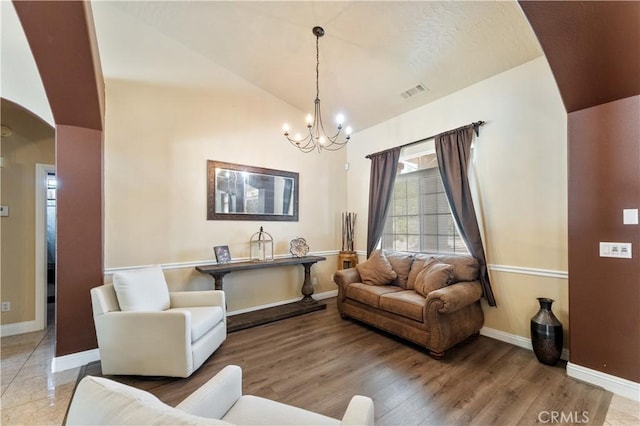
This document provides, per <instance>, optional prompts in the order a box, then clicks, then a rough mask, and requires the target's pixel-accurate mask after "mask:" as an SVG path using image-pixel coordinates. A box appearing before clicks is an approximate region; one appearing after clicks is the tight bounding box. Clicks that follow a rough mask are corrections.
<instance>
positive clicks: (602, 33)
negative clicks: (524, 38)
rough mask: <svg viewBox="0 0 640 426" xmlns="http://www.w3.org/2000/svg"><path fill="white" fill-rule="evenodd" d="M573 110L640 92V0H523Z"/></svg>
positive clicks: (569, 106)
mask: <svg viewBox="0 0 640 426" xmlns="http://www.w3.org/2000/svg"><path fill="white" fill-rule="evenodd" d="M520 6H521V7H522V9H523V11H524V12H525V15H526V16H527V19H528V20H529V22H530V23H531V25H532V26H533V29H534V32H535V33H536V37H537V38H538V41H539V42H540V45H541V46H542V49H543V50H544V53H545V56H546V57H547V60H548V61H549V64H550V65H551V70H552V72H553V75H554V77H555V79H556V81H557V83H558V88H559V89H560V94H561V95H562V100H563V102H564V105H565V107H566V109H567V111H568V112H571V111H578V110H581V109H584V108H588V107H592V106H594V105H599V104H603V103H606V102H610V101H614V100H617V99H623V98H627V97H629V96H634V95H637V94H638V93H640V77H639V75H640V74H639V72H640V1H591V0H587V1H548V0H543V1H530V0H524V1H523V0H520Z"/></svg>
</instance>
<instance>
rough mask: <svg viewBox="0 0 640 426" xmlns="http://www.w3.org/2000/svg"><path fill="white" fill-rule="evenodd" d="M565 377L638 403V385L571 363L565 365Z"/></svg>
mask: <svg viewBox="0 0 640 426" xmlns="http://www.w3.org/2000/svg"><path fill="white" fill-rule="evenodd" d="M567 375H568V376H569V377H573V378H574V379H578V380H582V381H583V382H587V383H589V384H592V385H595V386H600V387H602V388H604V389H606V390H608V391H610V392H613V393H615V394H616V395H620V396H623V397H625V398H628V399H631V400H634V401H640V383H636V382H632V381H631V380H627V379H623V378H621V377H617V376H612V375H611V374H607V373H603V372H601V371H597V370H592V369H590V368H587V367H583V366H581V365H577V364H572V363H568V364H567Z"/></svg>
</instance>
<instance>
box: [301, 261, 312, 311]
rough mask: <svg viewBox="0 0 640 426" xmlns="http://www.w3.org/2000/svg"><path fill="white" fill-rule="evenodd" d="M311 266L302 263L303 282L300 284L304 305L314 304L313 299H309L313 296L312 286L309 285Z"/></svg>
mask: <svg viewBox="0 0 640 426" xmlns="http://www.w3.org/2000/svg"><path fill="white" fill-rule="evenodd" d="M311 265H313V263H303V264H302V266H304V282H303V283H302V295H303V296H304V297H303V298H302V301H303V302H304V303H312V302H315V299H314V298H313V297H311V295H312V294H313V284H312V283H311Z"/></svg>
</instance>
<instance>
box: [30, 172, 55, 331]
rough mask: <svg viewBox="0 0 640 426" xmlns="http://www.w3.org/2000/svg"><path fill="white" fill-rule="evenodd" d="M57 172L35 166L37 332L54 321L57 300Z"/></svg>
mask: <svg viewBox="0 0 640 426" xmlns="http://www.w3.org/2000/svg"><path fill="white" fill-rule="evenodd" d="M56 187H57V185H56V171H55V166H53V165H51V164H36V262H35V268H36V271H35V276H36V323H37V329H43V328H46V327H47V326H51V325H53V324H54V322H55V299H56Z"/></svg>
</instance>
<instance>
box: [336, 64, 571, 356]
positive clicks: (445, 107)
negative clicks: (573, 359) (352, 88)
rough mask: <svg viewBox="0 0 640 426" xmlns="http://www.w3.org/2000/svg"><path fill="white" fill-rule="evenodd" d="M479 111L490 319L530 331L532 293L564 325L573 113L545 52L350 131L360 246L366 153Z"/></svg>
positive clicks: (507, 328)
mask: <svg viewBox="0 0 640 426" xmlns="http://www.w3.org/2000/svg"><path fill="white" fill-rule="evenodd" d="M478 120H484V121H486V122H487V124H486V125H484V126H483V127H482V128H481V129H480V137H479V138H477V139H476V144H475V159H474V168H475V177H476V182H477V188H478V191H477V194H476V204H477V206H478V207H479V208H478V209H477V210H479V211H480V212H481V214H482V216H483V220H484V226H483V230H484V234H485V246H486V252H487V260H488V263H489V264H490V265H492V267H491V271H490V275H491V279H492V282H493V290H494V293H495V296H496V300H497V304H498V307H497V308H492V307H489V306H488V305H486V304H484V305H483V307H484V311H485V316H486V319H485V326H486V327H489V328H492V329H496V330H499V331H502V332H505V333H509V334H513V335H516V336H521V337H525V338H529V337H530V336H529V320H530V318H531V317H532V316H533V315H534V314H535V312H536V311H537V310H538V302H537V301H536V299H535V298H536V297H551V298H553V299H555V300H556V302H555V304H554V305H553V309H554V312H555V313H556V315H557V316H558V317H559V319H560V321H562V323H563V324H564V325H565V332H566V330H568V325H569V324H568V309H569V307H568V288H567V279H566V271H567V167H566V164H567V152H566V146H567V118H566V112H565V110H564V108H563V105H562V101H561V99H560V95H559V93H558V90H557V87H556V85H555V82H554V80H553V76H552V74H551V71H550V69H549V66H548V64H547V62H546V60H545V59H544V58H542V57H541V58H538V59H535V60H533V61H531V62H528V63H526V64H524V65H521V66H519V67H516V68H514V69H512V70H509V71H506V72H504V73H502V74H499V75H497V76H494V77H492V78H489V79H487V80H484V81H482V82H480V83H478V84H475V85H473V86H470V87H468V88H466V89H463V90H461V91H459V92H457V93H454V94H452V95H450V96H447V97H445V98H443V99H440V100H438V101H436V102H433V103H431V104H429V105H426V106H424V107H421V108H418V109H415V110H413V111H410V112H408V113H406V114H403V115H401V116H398V117H396V118H394V119H392V120H389V121H386V122H384V123H380V124H378V125H376V126H374V127H371V128H369V129H366V130H364V131H361V132H358V133H356V134H354V136H353V142H352V143H351V144H350V145H349V148H348V162H349V163H350V166H351V167H350V170H349V172H348V178H347V187H348V210H350V211H355V212H357V213H358V215H359V216H358V217H359V220H360V222H361V226H360V227H359V228H358V232H357V235H356V245H357V249H358V250H360V251H364V250H366V246H365V245H366V225H365V224H366V217H367V203H368V186H369V167H370V162H369V160H367V159H365V158H364V157H365V155H367V154H370V153H373V152H377V151H380V150H383V149H386V148H390V147H393V146H397V145H402V144H404V143H408V142H411V141H415V140H419V139H422V138H425V137H428V136H431V135H434V134H437V133H440V132H443V131H446V130H449V129H453V128H456V127H459V126H462V125H465V124H468V123H471V122H474V121H478ZM497 269H500V271H499V270H497ZM505 271H506V272H505ZM547 275H550V276H547ZM566 336H567V334H565V337H566ZM567 343H568V342H565V346H568V344H567Z"/></svg>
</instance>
